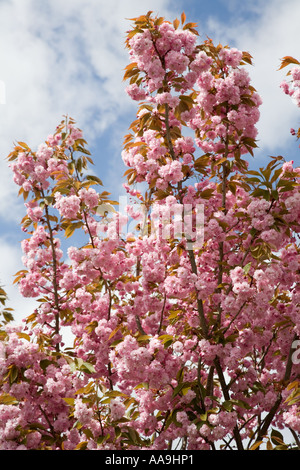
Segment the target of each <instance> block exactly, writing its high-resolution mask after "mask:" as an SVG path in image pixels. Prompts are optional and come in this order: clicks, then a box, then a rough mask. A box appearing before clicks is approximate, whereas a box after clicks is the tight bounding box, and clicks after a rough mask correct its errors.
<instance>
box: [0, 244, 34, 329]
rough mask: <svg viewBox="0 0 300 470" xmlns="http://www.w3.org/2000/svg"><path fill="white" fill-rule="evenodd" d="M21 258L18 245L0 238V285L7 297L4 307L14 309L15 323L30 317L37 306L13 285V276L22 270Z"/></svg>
mask: <svg viewBox="0 0 300 470" xmlns="http://www.w3.org/2000/svg"><path fill="white" fill-rule="evenodd" d="M21 256H22V253H21V249H20V245H18V244H14V245H13V244H12V243H11V242H9V241H8V240H7V239H6V238H5V237H1V238H0V259H1V265H0V285H1V287H3V288H4V290H5V291H6V293H7V295H8V301H7V303H6V307H10V308H13V309H14V312H13V316H14V319H15V321H16V322H19V321H21V320H22V319H23V318H25V317H27V316H28V315H30V314H31V313H32V312H33V310H34V308H36V306H37V304H36V300H34V299H30V298H23V297H22V296H21V294H20V292H19V289H18V286H17V285H16V284H13V281H14V276H15V274H16V273H17V272H18V271H19V270H20V269H24V266H23V265H22V262H21Z"/></svg>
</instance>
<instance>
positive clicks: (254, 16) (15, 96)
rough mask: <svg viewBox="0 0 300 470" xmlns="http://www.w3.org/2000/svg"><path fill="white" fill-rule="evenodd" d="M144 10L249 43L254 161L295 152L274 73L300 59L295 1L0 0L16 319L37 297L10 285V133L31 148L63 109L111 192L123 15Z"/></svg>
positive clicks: (115, 184) (6, 275) (6, 278)
mask: <svg viewBox="0 0 300 470" xmlns="http://www.w3.org/2000/svg"><path fill="white" fill-rule="evenodd" d="M149 10H153V11H154V12H155V13H158V14H159V15H161V16H165V17H166V19H168V20H173V19H174V18H176V17H178V18H179V17H180V14H181V13H182V11H185V13H186V15H187V20H188V21H192V22H196V23H198V31H199V33H200V38H199V40H200V41H201V40H203V39H205V38H206V36H209V37H211V38H212V39H213V41H214V42H215V43H218V42H221V43H222V44H224V45H225V44H228V45H230V46H233V47H238V48H240V49H242V50H247V51H249V52H250V53H251V54H252V56H253V61H254V66H253V67H252V68H249V72H250V74H251V77H252V79H253V85H254V86H255V87H256V89H257V90H258V92H259V93H260V94H261V96H262V99H263V106H262V108H261V120H260V123H259V125H258V128H259V147H260V148H259V149H258V151H257V153H256V154H255V158H254V159H253V162H252V165H253V168H255V167H258V166H262V165H265V164H266V163H267V161H268V156H270V155H278V154H282V155H284V156H286V158H287V159H288V160H291V159H294V160H296V161H297V158H299V147H298V142H296V141H295V139H294V138H293V137H291V136H290V134H289V130H290V128H291V127H295V128H298V122H299V111H298V109H297V108H296V106H295V105H294V104H293V103H292V102H291V101H290V100H289V99H288V98H287V97H286V96H285V95H283V93H282V92H281V90H280V89H279V85H280V82H281V80H282V78H283V77H284V75H285V71H281V72H279V71H277V69H278V67H279V64H280V58H281V57H283V56H285V55H293V56H295V57H298V58H299V59H300V33H299V18H300V2H299V0H285V1H282V0H281V1H279V0H267V1H266V0H265V1H263V0H252V1H249V0H244V1H243V2H239V1H237V0H216V1H213V0H211V1H209V2H207V1H204V0H185V1H182V0H172V1H170V0H129V1H126V2H125V1H123V0H110V1H107V0H64V1H63V2H62V1H61V0H43V1H41V0H0V64H1V67H0V84H1V86H3V84H4V86H5V95H3V90H2V88H1V87H0V94H1V96H0V103H1V104H0V154H1V159H0V197H1V201H2V202H1V204H0V223H1V225H0V241H1V243H0V259H1V262H0V282H1V283H2V284H4V286H5V287H6V289H7V291H8V293H9V296H10V299H11V302H10V303H11V306H13V307H14V308H15V309H16V314H17V315H16V317H17V318H19V317H23V316H26V315H28V314H29V313H30V311H31V309H32V307H33V305H34V302H32V301H31V300H23V299H21V298H20V296H19V295H18V292H17V290H16V288H15V287H12V285H11V284H12V280H13V274H14V273H15V272H16V271H17V270H19V269H21V268H22V263H21V251H20V240H21V239H22V233H21V231H20V227H19V222H20V219H21V218H22V216H23V214H24V209H23V204H22V201H21V200H19V201H18V200H17V197H16V196H17V192H18V188H17V187H16V186H15V185H14V184H13V182H12V176H11V173H10V171H9V170H8V168H7V162H6V161H5V157H6V155H7V154H8V153H9V152H10V151H11V150H12V147H13V143H14V142H15V141H17V140H22V141H25V142H27V143H28V144H29V145H30V146H31V147H32V148H33V149H35V148H36V147H37V146H38V145H39V143H41V142H43V141H44V140H45V139H46V138H47V136H48V134H50V133H51V132H53V131H54V129H55V127H56V125H57V124H58V123H59V122H60V121H61V119H62V116H63V115H64V114H68V115H70V116H72V117H73V118H74V119H76V121H77V123H78V126H79V127H80V128H81V129H82V130H83V131H84V134H85V136H86V139H87V140H88V142H89V147H90V150H91V151H92V154H93V159H94V161H95V167H94V172H95V173H96V174H97V175H98V176H99V177H100V178H101V179H102V180H103V182H104V186H105V190H108V191H110V192H112V195H113V196H114V198H115V199H117V198H118V195H119V194H121V193H122V186H121V185H122V183H123V182H124V179H123V178H122V175H123V173H124V170H125V169H126V168H125V167H124V165H123V162H122V160H121V149H122V141H123V136H124V134H126V133H127V129H128V127H129V125H130V123H131V121H132V120H133V119H134V118H135V110H136V104H135V103H133V102H131V101H130V99H129V98H128V97H127V95H126V94H125V91H124V89H125V83H124V82H122V78H123V69H124V67H125V66H126V64H127V63H128V57H127V51H126V50H125V48H124V39H125V34H126V30H127V29H128V28H129V26H130V21H128V20H127V19H126V18H131V17H135V16H138V15H140V14H143V13H146V12H147V11H149ZM1 90H2V91H1ZM4 98H5V99H4Z"/></svg>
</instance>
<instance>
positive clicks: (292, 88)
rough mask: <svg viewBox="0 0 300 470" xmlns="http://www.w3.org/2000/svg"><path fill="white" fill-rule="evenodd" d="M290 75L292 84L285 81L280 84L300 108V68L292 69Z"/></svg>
mask: <svg viewBox="0 0 300 470" xmlns="http://www.w3.org/2000/svg"><path fill="white" fill-rule="evenodd" d="M290 75H291V81H290V83H288V82H287V81H286V80H283V81H282V82H281V84H280V87H281V88H282V90H283V91H284V93H285V94H286V95H289V96H291V97H292V99H293V101H294V102H295V103H296V105H297V106H298V107H300V67H299V66H295V67H292V69H291V71H290Z"/></svg>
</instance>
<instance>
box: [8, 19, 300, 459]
mask: <svg viewBox="0 0 300 470" xmlns="http://www.w3.org/2000/svg"><path fill="white" fill-rule="evenodd" d="M131 21H132V28H131V29H130V31H128V33H127V39H126V46H127V48H128V53H129V57H130V64H129V65H128V66H127V67H126V69H125V75H124V80H127V86H126V91H127V93H128V94H129V96H130V97H131V98H132V99H133V100H135V101H137V103H138V110H137V115H136V119H135V120H134V121H133V122H132V124H131V125H130V127H129V133H128V135H126V136H125V138H124V146H123V151H122V159H123V162H124V165H125V166H126V167H127V170H126V171H125V175H124V177H125V176H126V183H124V187H125V188H126V191H127V195H128V199H129V203H128V205H127V207H126V213H122V211H120V210H118V209H117V202H116V201H112V200H111V199H110V193H109V192H107V191H102V190H101V186H102V182H101V180H100V179H99V178H98V177H96V176H93V175H89V166H90V165H91V164H92V163H93V162H92V158H91V155H90V152H89V150H88V148H87V142H86V141H85V139H84V136H83V133H82V131H81V130H80V129H78V128H77V127H76V122H75V121H74V120H73V119H71V118H69V117H65V118H64V119H63V121H62V122H61V123H60V125H59V126H58V127H57V128H56V130H55V132H54V133H53V134H51V135H49V136H48V137H47V139H46V141H45V142H44V143H43V144H41V145H40V146H39V147H38V149H37V150H36V151H34V150H32V149H31V148H30V147H29V146H28V145H27V144H26V143H24V142H18V143H17V145H16V146H15V147H14V149H13V150H12V152H11V153H10V155H9V156H8V161H9V165H10V167H11V170H12V172H13V178H14V181H15V183H16V185H18V186H19V187H20V189H19V196H21V197H23V198H24V205H25V208H26V215H25V216H24V218H23V220H22V222H21V226H22V230H23V232H24V234H25V238H24V240H23V242H22V249H23V264H24V270H22V271H20V272H19V273H17V274H16V278H15V282H16V283H18V286H19V289H20V292H21V293H22V295H23V296H24V297H33V298H36V300H37V308H36V310H35V311H34V312H33V313H32V314H31V315H30V316H29V317H27V318H25V319H24V322H23V323H22V324H21V325H16V324H15V323H14V322H12V321H11V319H12V317H11V312H10V311H9V309H7V308H6V307H5V292H4V291H3V293H2V294H1V292H0V294H1V297H0V301H1V299H2V301H3V305H4V307H3V308H4V310H3V314H4V315H3V322H2V325H1V354H0V366H1V367H0V393H1V395H0V417H1V419H0V448H2V449H8V450H15V449H18V450H22V449H24V450H25V449H36V450H42V449H50V450H61V449H62V450H73V449H78V450H84V449H91V450H92V449H97V450H106V449H108V450H110V449H113V450H138V449H142V450H146V449H152V450H174V449H175V448H178V449H184V450H214V449H225V450H232V449H238V450H244V449H253V450H254V449H259V448H261V449H263V448H266V449H290V448H295V447H296V448H298V447H299V438H298V434H299V433H300V414H299V400H300V399H299V397H300V385H299V373H300V366H299V360H298V350H299V342H300V341H299V336H300V321H299V318H300V316H299V243H298V234H299V227H300V193H299V177H300V168H299V167H295V166H294V164H293V162H292V161H285V159H284V158H283V157H281V156H276V157H271V158H270V161H269V163H268V165H267V166H266V168H261V169H259V170H255V171H254V170H251V167H250V164H249V162H248V160H247V157H248V156H249V154H250V156H251V155H252V156H253V155H254V151H255V148H256V147H257V143H256V137H257V129H256V124H257V122H258V120H259V106H260V105H261V98H260V96H259V94H258V93H257V91H256V90H255V88H254V87H253V85H252V84H251V80H250V77H249V74H248V71H247V67H248V66H251V63H252V60H251V59H252V57H251V55H250V54H249V53H248V52H243V51H240V50H237V49H235V48H230V47H228V46H225V47H224V46H222V45H220V44H219V45H217V46H216V45H214V43H213V41H212V40H211V39H207V40H205V41H204V42H203V43H201V44H199V43H198V32H197V29H196V26H197V25H196V24H194V23H187V22H186V17H185V14H184V13H183V14H182V15H181V21H179V20H178V19H175V20H174V21H173V22H169V21H166V20H165V19H164V18H162V17H159V16H157V17H155V16H154V15H153V14H152V12H149V13H147V14H146V15H142V16H140V17H138V18H134V19H132V20H131ZM290 64H294V66H293V68H292V70H291V71H290V72H289V75H290V76H291V79H292V81H291V82H290V83H288V82H284V83H283V84H282V88H283V90H284V91H285V92H286V93H287V94H289V95H290V96H292V97H293V98H295V99H296V101H297V104H298V105H299V96H298V91H299V83H300V81H299V70H300V67H299V63H298V62H297V61H296V60H295V59H293V58H289V57H286V58H284V59H283V61H282V67H284V66H288V65H290ZM292 133H293V134H296V131H293V132H292ZM297 135H298V137H299V135H300V133H299V131H298V133H297ZM95 187H96V188H98V190H97V189H95ZM99 188H100V189H99ZM199 214H200V215H201V214H202V216H203V217H202V218H201V217H200V216H199ZM199 220H200V224H199ZM129 227H130V229H129ZM77 233H80V240H82V237H83V238H84V241H83V243H82V244H80V246H78V243H77V245H76V244H68V242H69V240H70V239H71V238H72V237H75V235H76V234H77ZM199 233H200V234H201V236H200V237H199ZM26 237H28V238H26ZM66 244H67V245H68V246H67V248H66V249H65V248H64V247H65V246H66ZM66 330H69V331H70V332H71V334H72V337H73V338H74V343H73V345H72V347H71V346H66V345H65V344H64V341H65V339H64V331H66ZM286 430H288V431H289V432H290V434H291V436H292V439H291V440H290V441H286V438H285V436H284V435H283V434H285V431H286ZM286 442H287V443H286Z"/></svg>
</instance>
